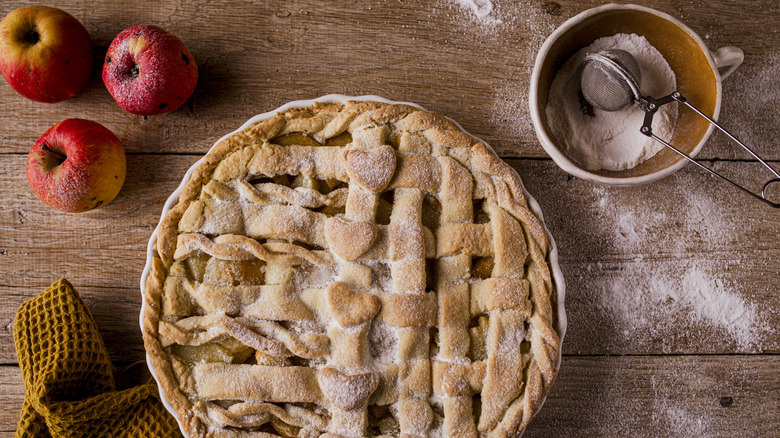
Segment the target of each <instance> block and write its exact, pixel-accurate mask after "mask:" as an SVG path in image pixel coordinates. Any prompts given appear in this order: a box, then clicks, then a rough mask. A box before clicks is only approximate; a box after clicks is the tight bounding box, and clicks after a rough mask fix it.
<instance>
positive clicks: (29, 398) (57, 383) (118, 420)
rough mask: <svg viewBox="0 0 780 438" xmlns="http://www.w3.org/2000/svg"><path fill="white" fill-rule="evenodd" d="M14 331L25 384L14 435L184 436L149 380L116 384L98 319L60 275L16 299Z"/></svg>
mask: <svg viewBox="0 0 780 438" xmlns="http://www.w3.org/2000/svg"><path fill="white" fill-rule="evenodd" d="M14 339H15V343H16V354H17V356H18V357H19V367H20V368H21V370H22V378H23V379H24V387H25V392H26V394H25V400H24V405H23V406H22V414H21V418H20V419H19V427H18V428H17V430H16V437H17V438H22V437H24V438H28V437H29V438H32V437H36V438H38V437H53V438H59V437H96V438H99V437H166V438H168V437H180V436H181V433H180V432H179V428H178V425H177V424H176V420H175V419H174V418H173V417H172V416H171V415H170V414H169V413H168V412H167V411H166V410H165V407H164V406H163V405H162V403H161V402H160V399H159V394H158V392H157V387H156V386H155V385H154V384H153V383H147V384H145V385H140V386H136V387H133V388H129V389H125V390H122V391H117V389H116V384H115V381H114V373H113V366H112V364H111V359H110V358H109V356H108V352H107V351H106V347H105V345H104V344H103V339H102V338H101V336H100V333H99V332H98V330H97V325H96V324H95V321H94V319H92V315H91V314H90V313H89V310H88V309H87V307H86V306H85V305H84V302H83V301H82V300H81V297H79V295H78V293H77V292H76V290H75V289H73V286H72V285H71V284H70V283H69V282H68V281H67V280H65V279H64V278H63V279H60V280H59V281H57V282H56V283H54V284H53V285H51V286H50V287H49V288H48V289H46V290H45V291H44V292H42V293H41V294H40V295H38V296H37V297H35V298H33V299H31V300H29V301H26V302H24V303H23V304H22V305H21V307H20V308H19V311H18V312H17V314H16V320H15V321H14Z"/></svg>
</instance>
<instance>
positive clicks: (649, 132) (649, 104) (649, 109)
mask: <svg viewBox="0 0 780 438" xmlns="http://www.w3.org/2000/svg"><path fill="white" fill-rule="evenodd" d="M740 52H742V51H741V50H740ZM740 62H741V61H740ZM736 65H737V66H738V65H739V63H737V64H736ZM731 67H733V68H732V69H731V71H727V72H726V74H725V75H726V76H728V74H730V73H731V72H732V71H734V70H733V69H735V68H736V66H734V65H732V66H731ZM674 101H677V102H680V103H681V104H683V105H685V106H687V107H688V108H690V109H692V110H693V111H694V112H695V113H696V114H698V115H700V116H702V117H704V119H706V120H707V121H708V122H710V123H711V124H712V125H714V126H715V127H716V128H718V129H720V130H721V131H723V133H725V134H726V135H727V136H728V137H729V138H730V139H732V140H734V141H735V142H737V144H738V145H740V146H742V147H743V148H744V149H745V150H746V151H748V152H749V153H750V155H752V156H753V157H754V158H755V159H757V160H758V161H759V162H760V163H761V164H763V165H764V166H765V167H766V168H767V169H769V171H770V172H772V174H773V175H774V176H775V178H773V179H770V180H769V181H767V182H766V183H765V184H764V186H763V187H762V188H761V195H758V194H756V193H753V192H751V191H750V190H748V189H746V188H744V187H742V186H741V185H739V184H737V183H735V182H734V181H732V180H730V179H728V178H726V177H725V176H723V175H721V174H719V173H718V172H715V171H714V170H712V169H710V168H709V167H706V166H704V165H703V164H701V163H699V162H698V161H696V160H694V159H693V158H691V157H690V156H688V155H687V154H686V153H684V152H682V151H680V150H679V149H677V148H675V147H674V146H672V145H670V144H669V143H667V142H666V141H665V140H663V139H661V138H659V137H658V136H656V135H655V134H653V126H652V125H653V116H654V115H655V113H656V112H657V111H658V108H659V107H660V106H661V105H665V104H667V103H670V102H674ZM639 107H640V108H642V110H643V111H644V112H645V120H644V123H643V124H642V128H641V129H640V132H641V133H642V134H644V135H646V136H648V137H650V138H652V139H653V140H655V141H657V142H659V143H661V144H662V145H664V146H666V147H667V148H669V149H671V150H673V151H674V152H676V153H678V154H679V155H681V156H683V157H685V159H687V160H688V161H690V162H691V163H693V164H695V165H697V166H698V167H700V168H702V169H704V170H706V171H707V172H709V173H710V175H713V176H716V177H718V178H720V179H722V180H723V181H726V182H727V183H729V184H731V185H732V186H734V187H736V188H738V189H739V190H742V191H743V192H745V193H746V194H748V195H750V196H752V197H754V198H756V199H758V200H759V201H762V202H764V203H766V204H767V205H770V206H772V207H774V208H778V207H780V203H776V202H772V201H770V200H769V199H767V197H766V189H767V187H769V186H770V185H771V184H775V183H780V173H778V172H777V171H776V170H775V169H773V168H772V166H770V165H769V164H768V163H767V162H766V161H764V160H763V159H762V158H761V157H759V156H758V155H757V154H756V153H755V152H753V150H751V149H750V148H749V147H747V146H746V145H745V144H744V143H742V142H741V141H739V139H737V138H736V137H734V136H733V135H731V133H730V132H728V131H726V130H725V129H724V128H723V127H722V126H720V125H719V124H718V123H716V122H715V121H714V120H712V119H711V118H710V117H708V116H707V115H706V114H704V113H703V112H701V111H699V110H698V108H696V107H695V106H693V105H691V104H690V103H688V101H687V99H685V97H684V96H683V95H682V94H681V93H680V92H679V91H675V92H674V93H672V94H670V95H668V96H665V97H662V98H660V99H653V98H651V97H640V98H639Z"/></svg>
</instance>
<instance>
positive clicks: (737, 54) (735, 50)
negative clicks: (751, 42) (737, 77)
mask: <svg viewBox="0 0 780 438" xmlns="http://www.w3.org/2000/svg"><path fill="white" fill-rule="evenodd" d="M710 54H712V60H713V61H715V68H717V69H718V73H720V78H721V79H726V78H727V77H729V75H731V74H732V73H734V70H736V69H737V67H739V66H740V65H741V64H742V61H744V60H745V52H743V51H742V49H740V48H739V47H734V46H724V47H721V48H720V49H718V50H715V51H714V52H713V51H710Z"/></svg>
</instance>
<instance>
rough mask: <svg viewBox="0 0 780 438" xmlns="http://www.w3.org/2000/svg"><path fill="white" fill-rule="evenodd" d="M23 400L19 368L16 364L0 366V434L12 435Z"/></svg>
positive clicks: (4, 435) (22, 384)
mask: <svg viewBox="0 0 780 438" xmlns="http://www.w3.org/2000/svg"><path fill="white" fill-rule="evenodd" d="M23 402H24V382H23V381H22V372H21V370H20V369H19V367H16V366H0V436H2V437H12V436H14V432H16V425H17V424H18V423H19V413H20V412H21V411H22V403H23Z"/></svg>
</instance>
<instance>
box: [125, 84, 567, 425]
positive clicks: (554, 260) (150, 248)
mask: <svg viewBox="0 0 780 438" xmlns="http://www.w3.org/2000/svg"><path fill="white" fill-rule="evenodd" d="M348 100H352V101H376V102H383V103H389V104H403V105H409V106H413V107H415V108H419V109H421V110H425V108H423V107H421V106H420V105H417V104H415V103H410V102H398V101H393V100H389V99H385V98H383V97H379V96H374V95H365V96H345V95H342V94H328V95H325V96H322V97H318V98H316V99H310V100H296V101H293V102H288V103H286V104H284V105H282V106H280V107H279V108H276V109H274V110H272V111H268V112H265V113H263V114H258V115H256V116H254V117H252V118H251V119H249V120H247V121H246V122H245V123H244V124H243V125H241V126H240V127H239V128H238V129H236V130H235V131H233V132H230V133H228V134H226V135H224V136H222V137H221V138H220V139H219V140H217V141H216V142H215V143H214V144H215V145H216V144H218V143H219V142H221V141H222V140H223V139H225V138H227V137H229V136H231V135H233V134H234V133H236V132H239V131H243V130H244V129H247V128H249V127H250V126H252V125H254V124H256V123H259V122H261V121H264V120H267V119H270V118H271V117H273V116H275V115H276V114H278V113H281V112H284V111H287V110H289V109H292V108H299V107H308V106H311V105H312V104H313V103H314V102H320V103H334V102H345V101H348ZM447 119H448V120H450V121H451V122H452V123H454V124H455V126H457V127H458V129H460V130H461V131H463V132H466V131H465V130H464V129H463V128H462V127H461V126H460V124H458V123H457V122H456V121H454V120H452V119H450V118H449V117H448V118H447ZM469 135H471V134H469ZM472 137H474V138H476V139H477V140H478V141H480V142H482V143H485V145H487V146H488V148H490V145H488V144H487V143H486V142H484V141H483V140H481V139H480V138H478V137H476V136H473V135H472ZM212 147H213V146H212ZM490 149H491V150H493V149H492V148H490ZM204 156H205V154H204ZM202 160H203V158H201V159H199V160H198V161H196V162H195V163H193V165H192V166H191V167H190V168H189V169H188V170H187V172H186V173H185V174H184V178H182V181H181V183H180V184H179V187H177V188H176V190H174V192H173V193H171V195H170V196H169V197H168V199H167V201H166V202H165V205H164V206H163V209H162V214H161V216H160V217H161V219H162V218H164V217H165V215H166V214H167V213H168V210H170V209H171V207H173V206H174V205H175V204H176V202H178V199H179V195H180V194H181V191H182V189H183V188H184V185H185V184H186V183H187V181H188V180H189V178H190V175H192V172H193V171H194V170H195V169H196V168H197V167H198V165H200V163H201V161H202ZM521 179H522V178H521ZM523 193H524V194H525V196H526V199H527V200H528V206H529V207H530V209H531V211H533V212H534V214H536V216H537V217H538V218H539V220H540V221H541V222H542V225H543V227H544V230H545V233H547V238H548V239H549V240H550V245H551V249H550V255H549V260H548V261H549V264H550V270H551V272H552V278H553V282H554V283H555V289H556V293H557V296H558V303H557V310H558V314H557V325H556V327H555V329H556V331H557V332H558V334H559V336H560V345H561V347H560V348H559V349H558V360H557V362H556V368H557V369H560V366H561V362H562V357H563V356H562V352H563V338H564V335H565V334H566V325H567V323H566V311H565V308H564V301H565V295H566V284H565V281H564V278H563V272H562V271H561V268H560V265H559V264H558V247H557V245H556V244H555V240H554V239H553V237H552V235H550V231H549V230H548V229H547V225H546V224H544V217H543V215H542V211H541V208H540V207H539V203H538V202H536V200H535V199H534V198H533V197H532V196H531V194H530V193H528V191H527V190H526V189H525V186H523ZM158 227H159V225H158ZM158 227H155V229H154V232H152V235H151V237H150V238H149V243H148V244H147V247H146V265H145V266H144V269H143V271H142V273H141V283H140V286H141V292H142V293H143V290H144V289H145V287H146V279H147V277H148V276H149V272H150V271H151V269H152V261H153V258H154V253H155V250H154V247H155V244H156V243H157V232H158ZM141 303H142V304H141V312H140V325H141V328H142V330H143V321H144V312H145V310H146V302H145V300H142V301H141ZM146 362H147V366H148V368H149V371H150V372H151V374H152V376H153V377H154V379H155V382H157V384H158V389H159V392H160V399H161V400H162V402H163V405H164V406H165V408H166V409H167V410H168V412H170V413H171V415H173V416H174V418H177V421H178V417H177V415H176V411H175V410H174V408H173V406H171V404H170V403H169V401H168V400H167V399H166V397H165V392H164V391H163V389H162V388H161V387H160V386H159V379H158V378H157V376H156V375H155V372H154V369H153V367H152V366H151V365H150V364H149V356H148V354H147V356H146ZM545 399H546V397H545ZM545 399H542V402H541V404H540V407H539V408H540V409H541V406H542V405H544V401H545ZM179 429H180V430H181V432H182V434H183V435H184V436H185V437H188V438H189V435H188V434H187V433H186V431H185V430H184V428H183V427H182V426H181V424H179ZM521 435H522V432H521V433H520V434H519V435H518V437H519V436H521Z"/></svg>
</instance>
